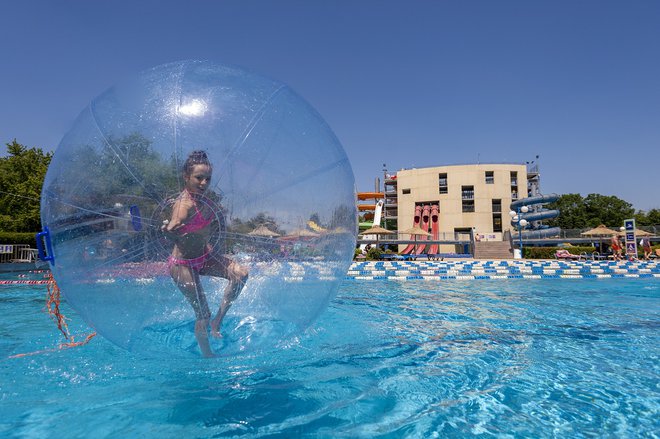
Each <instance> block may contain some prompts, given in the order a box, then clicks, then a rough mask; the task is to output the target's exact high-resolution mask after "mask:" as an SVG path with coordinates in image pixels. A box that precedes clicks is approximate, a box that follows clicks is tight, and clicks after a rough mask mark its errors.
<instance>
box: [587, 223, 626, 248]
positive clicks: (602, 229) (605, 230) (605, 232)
mask: <svg viewBox="0 0 660 439" xmlns="http://www.w3.org/2000/svg"><path fill="white" fill-rule="evenodd" d="M618 233H619V232H617V231H616V230H612V229H610V228H609V227H606V226H605V224H601V225H599V226H598V227H594V228H593V229H589V230H587V231H586V232H582V233H580V235H582V236H594V237H598V242H599V249H600V251H601V252H602V251H603V237H604V236H605V237H611V236H614V235H617V234H618Z"/></svg>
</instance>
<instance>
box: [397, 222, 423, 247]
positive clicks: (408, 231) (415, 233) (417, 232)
mask: <svg viewBox="0 0 660 439" xmlns="http://www.w3.org/2000/svg"><path fill="white" fill-rule="evenodd" d="M399 233H404V234H407V235H410V236H414V237H415V238H414V239H415V247H417V237H418V236H431V234H430V233H429V232H427V231H425V230H422V229H421V228H420V227H419V226H413V227H411V228H409V229H406V230H399Z"/></svg>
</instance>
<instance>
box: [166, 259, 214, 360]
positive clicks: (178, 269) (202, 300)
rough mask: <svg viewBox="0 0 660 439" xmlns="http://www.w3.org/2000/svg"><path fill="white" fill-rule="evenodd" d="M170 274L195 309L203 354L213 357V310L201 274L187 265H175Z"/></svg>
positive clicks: (196, 335)
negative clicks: (210, 325)
mask: <svg viewBox="0 0 660 439" xmlns="http://www.w3.org/2000/svg"><path fill="white" fill-rule="evenodd" d="M170 274H171V276H172V279H173V280H174V282H175V283H176V285H177V286H178V287H179V289H180V290H181V292H182V293H183V295H184V296H185V298H186V299H187V300H188V302H190V305H192V307H193V310H194V311H195V316H196V320H195V338H196V339H197V344H198V345H199V348H200V350H201V351H202V355H204V356H205V357H213V356H214V354H213V351H212V350H211V345H210V344H209V335H208V332H207V328H208V325H209V318H210V317H211V312H210V310H209V306H208V303H207V302H206V295H205V294H204V291H202V287H201V283H200V281H199V276H198V275H197V273H196V272H195V271H194V270H193V269H192V268H190V267H187V266H185V265H173V266H172V267H171V268H170Z"/></svg>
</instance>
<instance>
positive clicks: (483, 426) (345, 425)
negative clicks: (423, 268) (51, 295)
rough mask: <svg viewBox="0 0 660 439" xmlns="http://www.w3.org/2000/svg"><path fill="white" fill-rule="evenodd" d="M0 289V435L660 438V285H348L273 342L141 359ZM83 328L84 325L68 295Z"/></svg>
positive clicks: (37, 297) (28, 293)
mask: <svg viewBox="0 0 660 439" xmlns="http://www.w3.org/2000/svg"><path fill="white" fill-rule="evenodd" d="M44 298H45V286H32V285H20V286H0V313H2V315H3V318H2V319H0V332H1V333H2V336H1V337H0V358H1V359H0V374H1V376H2V379H1V380H0V413H2V416H0V436H2V437H20V438H23V437H29V438H32V437H34V438H40V437H44V438H45V437H86V436H93V437H95V438H102V437H111V438H114V437H122V438H123V437H159V438H169V437H172V438H175V437H176V438H178V437H183V436H185V437H200V438H201V437H224V436H243V437H328V438H330V437H333V438H334V437H350V438H354V437H358V438H362V437H364V438H374V437H383V438H387V437H391V438H399V437H412V438H417V437H419V438H427V437H464V436H468V435H483V436H484V437H492V436H498V437H594V436H597V437H656V435H657V434H658V431H660V421H659V419H660V416H659V413H658V412H659V408H660V393H659V392H658V390H659V389H658V383H659V379H658V378H659V376H660V374H659V372H660V362H659V361H658V356H659V354H660V349H659V348H658V346H660V336H659V331H658V329H660V300H659V299H660V279H657V278H656V279H602V280H577V281H575V280H557V279H539V280H530V279H509V280H470V281H460V280H454V281H447V282H424V281H403V282H399V281H370V282H360V281H354V280H350V281H346V282H344V283H343V285H342V287H341V288H340V291H339V294H338V296H337V297H336V299H335V300H334V301H333V302H332V303H331V305H330V307H329V308H328V310H327V311H326V312H325V313H324V314H323V315H322V316H321V318H320V319H319V320H318V321H317V322H316V324H315V325H314V326H313V327H312V328H311V329H310V330H308V331H307V332H306V333H304V334H301V335H300V336H299V337H298V338H296V339H293V340H290V342H289V343H288V344H287V345H286V346H284V347H281V348H280V349H278V350H273V351H269V352H250V353H247V354H244V355H238V356H234V357H225V358H220V359H212V360H204V359H199V360H198V359H186V360H181V359H177V360H167V359H140V358H137V357H136V356H134V355H133V354H130V353H128V352H126V351H124V350H122V349H120V348H118V347H116V346H114V345H113V344H111V343H110V342H108V341H106V340H104V339H102V338H100V337H96V338H94V339H93V340H92V341H91V342H90V343H89V344H88V345H86V346H82V347H77V348H72V349H67V350H62V351H54V352H48V353H42V354H38V355H33V356H27V357H22V358H15V359H9V358H8V357H9V356H10V355H14V354H17V353H24V352H31V351H36V350H42V349H44V348H53V347H55V346H57V344H58V343H59V341H60V338H59V336H58V333H57V330H56V328H55V326H54V324H53V323H52V322H51V321H50V320H49V317H48V316H47V315H46V314H45V313H44V312H43V307H44ZM63 312H64V313H65V314H66V315H67V316H68V317H70V322H69V326H70V329H71V332H72V333H76V334H85V333H87V332H89V328H86V327H85V325H84V324H83V323H82V321H81V319H80V318H79V317H77V316H76V314H75V312H74V311H72V310H71V309H69V308H67V307H66V305H63Z"/></svg>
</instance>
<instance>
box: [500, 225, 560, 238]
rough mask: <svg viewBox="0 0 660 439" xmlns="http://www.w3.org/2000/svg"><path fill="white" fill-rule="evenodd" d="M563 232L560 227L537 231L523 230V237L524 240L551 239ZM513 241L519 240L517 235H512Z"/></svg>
mask: <svg viewBox="0 0 660 439" xmlns="http://www.w3.org/2000/svg"><path fill="white" fill-rule="evenodd" d="M560 232H561V228H559V227H548V228H546V229H536V230H523V232H522V236H523V239H540V238H550V237H552V236H557V235H559V233H560ZM511 239H513V240H516V239H519V237H518V234H517V233H512V234H511Z"/></svg>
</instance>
